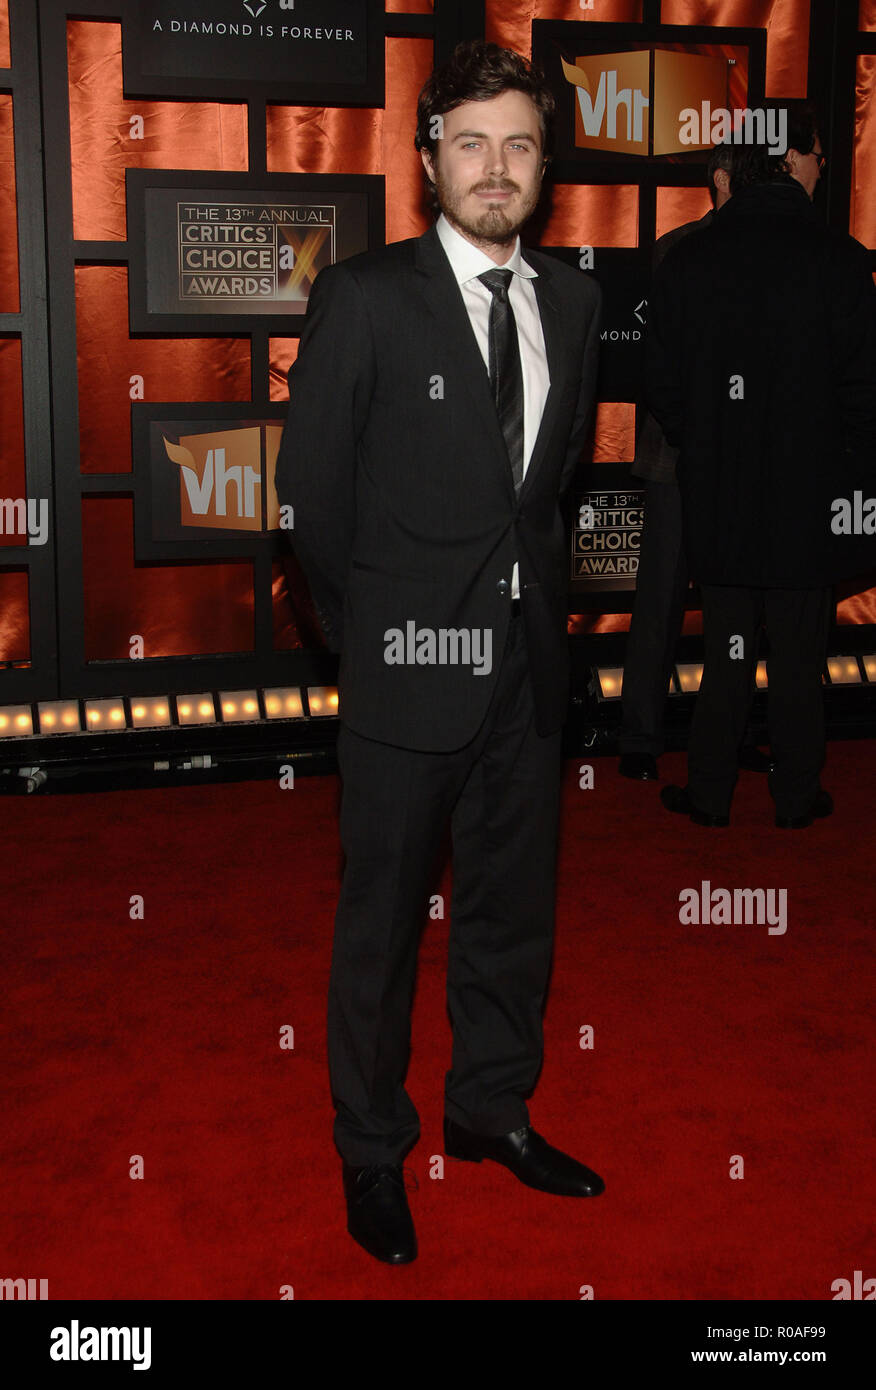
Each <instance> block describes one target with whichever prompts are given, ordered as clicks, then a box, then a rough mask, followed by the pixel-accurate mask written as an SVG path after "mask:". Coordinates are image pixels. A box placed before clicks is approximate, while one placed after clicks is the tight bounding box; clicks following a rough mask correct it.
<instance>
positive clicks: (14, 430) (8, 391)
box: [0, 338, 27, 547]
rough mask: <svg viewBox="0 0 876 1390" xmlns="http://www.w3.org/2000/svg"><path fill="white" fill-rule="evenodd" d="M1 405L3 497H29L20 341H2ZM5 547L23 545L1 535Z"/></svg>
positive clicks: (13, 536) (17, 538)
mask: <svg viewBox="0 0 876 1390" xmlns="http://www.w3.org/2000/svg"><path fill="white" fill-rule="evenodd" d="M0 402H2V409H0V497H13V498H17V497H27V483H26V482H25V473H24V421H23V418H22V396H21V339H20V338H0ZM5 545H21V537H20V536H18V535H16V534H15V533H11V534H9V535H5V534H3V533H0V547H2V546H5Z"/></svg>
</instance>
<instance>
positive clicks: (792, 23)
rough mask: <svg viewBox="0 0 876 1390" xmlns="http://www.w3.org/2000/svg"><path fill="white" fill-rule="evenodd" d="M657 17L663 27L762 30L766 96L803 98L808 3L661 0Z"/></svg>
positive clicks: (788, 0)
mask: <svg viewBox="0 0 876 1390" xmlns="http://www.w3.org/2000/svg"><path fill="white" fill-rule="evenodd" d="M840 3H841V4H848V0H840ZM660 18H661V21H662V22H663V23H664V24H711V25H714V26H716V27H717V26H722V27H723V26H731V27H733V26H738V27H739V28H743V29H766V31H767V53H766V95H767V96H768V97H805V95H806V82H807V75H808V67H809V0H663V4H662V5H661V7H660Z"/></svg>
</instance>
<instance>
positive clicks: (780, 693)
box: [687, 584, 833, 816]
mask: <svg viewBox="0 0 876 1390" xmlns="http://www.w3.org/2000/svg"><path fill="white" fill-rule="evenodd" d="M702 597H703V646H704V666H703V677H702V681H701V684H700V690H699V694H698V695H697V701H696V706H695V708H694V716H693V724H692V726H691V734H690V742H689V744H688V755H687V762H688V790H689V792H690V798H691V801H692V802H693V803H694V805H695V806H697V807H698V808H699V809H700V810H701V811H708V812H710V813H711V814H713V815H719V816H725V815H727V814H728V813H729V810H730V801H731V799H732V796H733V788H734V786H735V784H736V775H737V756H738V748H739V743H740V740H741V738H742V733H743V730H744V728H745V723H746V720H747V718H748V713H749V710H750V707H751V701H752V695H753V690H754V672H755V665H756V661H757V635H758V629H759V627H760V624H761V619H762V618H763V619H765V622H766V630H767V634H768V636H769V644H770V651H769V657H768V659H767V683H768V694H767V724H768V727H769V736H770V751H771V756H772V759H773V763H774V771H773V772H772V773H771V774H770V779H769V782H770V792H771V794H772V797H773V800H774V801H775V803H776V811H777V812H778V813H779V814H780V815H784V816H800V815H805V814H806V812H807V811H808V810H809V808H810V807H811V805H812V803H813V801H814V800H815V797H816V795H817V793H818V788H819V773H820V772H821V769H822V767H823V765H824V754H825V742H824V694H823V688H822V684H821V675H822V669H823V667H824V661H825V656H826V652H827V637H828V630H829V627H830V621H831V615H832V612H833V602H832V591H831V589H829V588H826V589H824V588H822V589H747V588H737V587H735V586H723V585H707V584H704V585H702ZM739 639H741V648H740V642H739ZM734 653H736V655H734Z"/></svg>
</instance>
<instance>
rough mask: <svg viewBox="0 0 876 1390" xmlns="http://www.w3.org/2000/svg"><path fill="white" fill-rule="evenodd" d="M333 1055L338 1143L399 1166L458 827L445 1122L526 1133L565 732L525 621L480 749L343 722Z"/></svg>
mask: <svg viewBox="0 0 876 1390" xmlns="http://www.w3.org/2000/svg"><path fill="white" fill-rule="evenodd" d="M338 762H339V766H340V771H341V777H342V780H343V796H342V803H341V817H340V830H341V841H342V845H343V849H344V853H345V856H346V863H345V869H344V875H343V881H342V886H341V894H340V900H339V903H338V908H337V914H336V917H335V935H334V949H333V955H332V967H331V979H330V984H329V1009H328V1049H329V1069H330V1075H331V1086H332V1096H333V1099H334V1104H335V1110H336V1119H335V1126H334V1137H335V1143H336V1145H337V1147H338V1150H339V1152H340V1153H341V1155H342V1156H343V1157H344V1158H345V1159H346V1160H347V1162H348V1163H351V1164H353V1165H356V1166H361V1165H365V1164H371V1163H393V1162H399V1161H401V1159H402V1157H403V1156H404V1154H405V1153H406V1152H407V1151H408V1149H410V1147H411V1146H412V1145H413V1144H414V1143H415V1141H416V1139H417V1138H418V1137H419V1121H418V1117H417V1111H416V1108H415V1106H414V1104H413V1101H412V1100H411V1098H410V1096H409V1095H408V1093H407V1091H406V1089H405V1084H404V1082H405V1074H406V1071H407V1065H408V1057H409V1049H410V1031H411V1030H410V1015H411V1004H412V999H413V991H414V982H415V975H416V963H417V948H418V944H419V938H420V933H421V930H422V927H423V924H424V922H425V920H426V915H427V909H428V893H429V889H430V885H431V882H432V876H433V874H434V871H435V868H436V861H437V858H438V852H439V849H440V846H441V842H442V837H443V834H444V831H445V829H446V826H447V822H448V820H449V821H450V827H451V835H452V845H453V898H452V904H451V922H450V951H449V962H448V972H447V1003H448V1008H449V1012H450V1018H451V1024H452V1028H453V1055H452V1061H451V1067H450V1070H449V1071H448V1072H447V1075H446V1079H445V1113H446V1114H447V1115H448V1116H449V1117H450V1118H451V1119H453V1120H455V1121H456V1122H457V1123H458V1124H461V1125H463V1126H464V1127H465V1128H467V1129H469V1130H472V1131H473V1132H475V1133H480V1134H487V1135H500V1134H506V1133H508V1132H510V1131H511V1130H514V1129H518V1128H520V1127H521V1126H523V1125H526V1124H528V1123H529V1115H528V1111H527V1107H526V1102H525V1099H524V1097H525V1096H526V1095H528V1094H529V1093H530V1092H531V1091H532V1089H533V1087H534V1086H535V1082H536V1079H537V1077H538V1072H539V1070H540V1067H541V1060H542V1008H543V1004H544V998H545V994H546V990H547V983H548V976H549V972H550V961H551V952H552V944H553V926H554V897H555V867H556V844H557V829H558V817H559V784H560V733H559V732H557V733H556V734H552V735H550V736H549V737H547V738H542V737H540V736H539V735H538V734H537V733H536V731H535V727H534V723H533V700H532V689H531V683H530V678H529V665H528V656H527V650H526V642H525V638H524V632H523V623H522V620H521V619H520V618H519V617H513V618H512V619H511V624H510V628H509V633H508V641H507V643H506V646H505V651H504V653H503V657H502V665H501V668H500V671H499V674H498V678H497V682H496V689H495V692H494V695H493V699H492V702H491V704H490V707H489V710H488V712H487V715H486V718H485V720H484V723H483V725H482V726H481V728H480V730H479V732H478V734H477V736H476V737H475V738H474V739H473V740H472V742H471V743H469V744H467V745H466V746H465V747H463V748H460V749H459V750H457V751H455V752H452V753H422V752H417V751H413V750H410V749H405V748H397V747H394V746H392V745H388V744H383V743H376V742H374V741H373V740H371V739H367V738H363V737H361V736H360V735H358V734H356V733H354V732H353V731H352V730H351V729H348V728H346V727H345V726H344V725H343V724H342V726H341V731H340V735H339V739H338Z"/></svg>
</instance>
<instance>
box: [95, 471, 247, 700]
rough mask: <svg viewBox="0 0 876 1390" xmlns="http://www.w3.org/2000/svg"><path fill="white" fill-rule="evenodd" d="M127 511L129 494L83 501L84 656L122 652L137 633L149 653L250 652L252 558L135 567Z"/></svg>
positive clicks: (123, 655)
mask: <svg viewBox="0 0 876 1390" xmlns="http://www.w3.org/2000/svg"><path fill="white" fill-rule="evenodd" d="M133 508H134V504H133V500H132V499H131V498H130V497H85V498H83V501H82V539H83V547H84V553H85V557H86V563H85V567H84V569H85V573H84V575H83V585H84V601H85V655H86V660H88V661H97V660H111V659H122V658H126V657H128V656H129V654H130V639H131V637H132V636H133V635H134V634H135V633H138V634H139V635H140V636H141V637H142V638H143V645H144V655H145V656H147V657H151V656H185V655H187V654H188V653H192V654H202V653H204V654H206V653H209V652H235V651H243V652H246V651H252V646H253V600H252V564H251V562H250V561H249V560H248V559H242V560H221V561H212V562H208V563H205V564H198V565H192V564H185V565H138V566H137V567H136V568H135V566H134V511H133ZM192 680H193V682H195V688H196V689H199V688H200V687H199V686H197V680H198V677H197V674H196V673H193V675H192Z"/></svg>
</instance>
